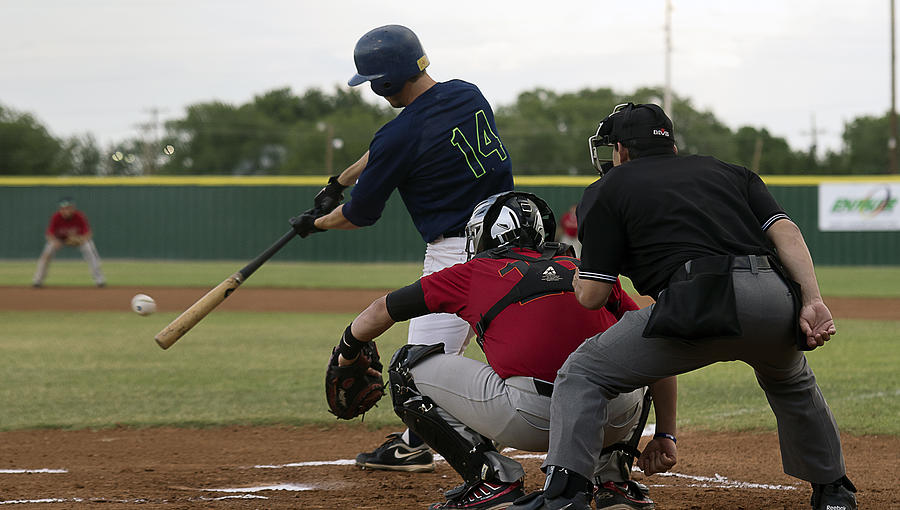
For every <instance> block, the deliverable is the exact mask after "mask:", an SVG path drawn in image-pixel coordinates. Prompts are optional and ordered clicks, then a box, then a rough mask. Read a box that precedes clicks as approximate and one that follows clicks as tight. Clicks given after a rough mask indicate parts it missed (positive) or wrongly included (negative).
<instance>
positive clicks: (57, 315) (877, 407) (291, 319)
mask: <svg viewBox="0 0 900 510" xmlns="http://www.w3.org/2000/svg"><path fill="white" fill-rule="evenodd" d="M174 317H175V314H168V313H160V314H156V315H152V316H149V317H139V316H137V315H135V314H132V313H123V312H91V313H61V312H15V313H13V312H0V321H2V323H3V325H4V327H3V331H2V333H0V381H3V384H2V386H0V409H2V413H0V430H12V429H21V428H41V427H54V428H95V427H96V428H101V427H110V426H115V425H120V424H121V425H130V426H157V425H176V426H218V425H224V424H236V423H240V424H309V423H323V424H324V423H334V421H335V420H334V417H333V416H331V415H330V414H328V413H327V411H326V406H325V401H324V392H323V384H324V383H323V379H324V367H325V364H326V362H327V359H328V356H329V354H330V352H331V347H332V346H333V345H334V344H336V343H337V340H338V336H339V334H340V332H341V331H342V330H343V328H344V327H345V326H346V324H347V323H348V322H349V321H350V320H351V319H352V317H353V316H352V315H349V314H320V315H312V314H290V313H251V312H226V311H219V312H217V313H216V314H215V315H214V316H210V317H208V318H207V319H206V320H204V321H203V323H201V324H199V325H198V326H197V327H196V328H194V329H193V330H192V331H191V333H190V335H188V336H186V337H185V338H183V339H182V340H180V341H179V342H178V343H177V344H175V345H174V346H173V347H172V348H170V349H169V350H167V351H163V350H161V349H160V348H159V347H158V346H157V345H156V343H155V342H154V341H153V335H154V334H155V333H156V332H157V331H159V329H161V328H162V327H163V326H164V325H165V324H167V323H168V322H169V321H170V320H171V319H173V318H174ZM898 338H900V321H861V320H842V321H841V332H840V335H839V336H838V337H836V338H835V340H834V341H833V342H830V343H829V344H828V345H827V346H826V347H825V348H824V349H820V350H816V351H814V352H812V353H810V354H809V355H808V356H809V362H810V364H811V365H812V366H813V369H814V370H815V371H816V374H817V376H818V379H819V384H820V386H821V387H822V390H823V392H824V394H825V397H826V399H827V400H828V402H829V403H830V404H831V406H832V409H833V411H834V413H835V416H836V417H837V421H838V424H839V425H840V426H841V429H842V430H843V431H846V432H850V433H855V434H894V435H896V434H900V421H898V420H897V416H900V398H898V397H900V371H898V370H897V367H898V366H900V342H898ZM405 341H406V327H405V325H404V324H400V325H397V326H396V327H395V328H393V329H392V330H390V331H388V333H387V334H385V335H384V336H383V337H382V338H380V339H379V341H378V343H379V349H380V351H381V354H382V357H383V358H385V360H387V359H389V358H390V355H391V353H393V351H394V350H395V349H396V348H398V347H399V346H401V345H402V344H403V343H405ZM467 354H468V355H469V356H472V357H476V358H479V357H480V351H479V349H478V347H477V345H474V344H473V345H470V346H469V350H468V352H467ZM679 386H680V388H679V406H678V407H679V424H680V426H681V427H682V428H691V429H709V430H746V429H770V430H774V428H775V420H774V417H773V416H772V413H771V411H769V409H768V406H767V404H766V401H765V397H764V395H763V393H762V391H761V390H760V389H759V388H758V386H757V385H756V381H755V379H754V377H753V374H752V371H751V370H750V369H749V368H748V367H746V366H745V365H743V364H741V363H728V364H718V365H715V366H712V367H707V368H705V369H703V370H700V371H697V372H694V373H690V374H687V375H684V376H682V377H680V378H679ZM651 418H652V415H651ZM365 424H367V425H369V426H386V425H396V426H397V427H398V428H399V427H400V426H401V425H400V422H399V420H398V419H397V418H396V417H395V416H394V415H393V413H392V411H391V406H390V399H389V397H385V399H384V400H382V402H381V404H380V405H379V407H378V408H376V409H375V410H374V411H373V412H370V413H369V414H367V415H366V418H365Z"/></svg>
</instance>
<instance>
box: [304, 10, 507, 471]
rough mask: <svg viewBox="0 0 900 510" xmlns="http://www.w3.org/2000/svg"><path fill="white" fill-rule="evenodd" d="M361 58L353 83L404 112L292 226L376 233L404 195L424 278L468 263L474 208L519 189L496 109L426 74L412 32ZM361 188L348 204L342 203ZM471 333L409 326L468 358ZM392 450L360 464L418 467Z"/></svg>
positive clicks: (445, 317)
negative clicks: (419, 243) (388, 207)
mask: <svg viewBox="0 0 900 510" xmlns="http://www.w3.org/2000/svg"><path fill="white" fill-rule="evenodd" d="M353 58H354V61H355V63H356V69H357V74H356V75H354V76H353V77H352V78H351V79H350V81H349V82H348V83H349V84H350V85H351V86H356V85H360V84H363V83H365V82H367V81H368V82H370V85H371V88H372V91H373V92H375V94H377V95H379V96H382V97H384V98H385V100H387V101H388V103H390V104H391V106H393V107H395V108H404V109H403V111H402V112H400V114H399V115H397V117H396V118H395V119H393V120H391V121H390V122H388V123H387V124H385V125H384V126H383V127H382V128H381V129H380V130H379V131H378V132H377V133H376V134H375V137H374V138H373V139H372V142H371V144H370V145H369V150H368V151H367V152H366V153H365V154H364V155H363V157H362V158H360V160H359V161H357V162H356V163H355V164H353V165H351V166H350V167H349V168H347V169H346V170H345V171H344V172H342V173H341V174H340V175H339V176H335V177H332V178H331V179H330V180H329V183H328V186H326V188H325V189H323V190H322V192H321V193H320V194H319V195H318V196H317V197H316V200H315V210H310V211H307V212H306V213H304V214H303V215H300V216H298V217H296V218H293V219H292V220H291V222H292V224H293V225H294V228H295V229H296V230H297V232H298V234H300V235H301V236H303V237H305V236H306V235H309V234H311V233H313V232H318V231H321V230H329V229H355V228H359V227H365V226H369V225H372V224H374V223H375V222H376V221H378V219H379V218H380V217H381V213H382V211H383V210H384V206H385V203H386V202H387V200H388V198H389V197H390V196H391V194H392V193H393V191H394V190H395V189H396V190H398V191H399V193H400V197H401V198H402V199H403V203H404V204H405V206H406V209H407V210H408V211H409V214H410V216H411V217H412V220H413V223H414V224H415V226H416V229H417V230H418V231H419V233H420V234H421V235H422V240H424V241H425V242H426V243H427V245H426V248H425V261H424V264H423V270H422V274H423V275H428V274H431V273H432V272H434V271H437V270H440V269H443V268H445V267H449V266H451V265H453V264H457V263H460V262H465V252H464V248H465V232H464V228H465V225H466V222H467V221H468V219H469V215H470V214H471V213H472V209H473V208H474V207H475V204H477V203H478V202H480V201H482V200H484V199H485V198H487V197H488V196H490V195H493V194H494V193H498V192H501V191H508V190H511V189H512V186H513V179H512V166H511V164H510V157H509V154H508V153H507V152H506V148H505V147H504V146H503V143H502V142H501V141H500V137H499V136H498V130H497V126H496V124H495V123H494V113H493V111H492V109H491V107H490V105H489V104H488V102H487V100H486V99H485V98H484V96H483V95H482V94H481V92H480V91H479V90H478V87H476V86H475V85H473V84H471V83H467V82H464V81H461V80H450V81H447V82H436V81H434V80H433V79H432V78H431V77H430V76H429V75H428V73H427V72H426V71H425V68H426V67H428V64H429V62H428V57H427V56H426V55H425V52H424V50H423V49H422V45H421V43H420V42H419V39H418V38H417V37H416V35H415V34H414V33H413V32H412V31H411V30H410V29H408V28H406V27H403V26H400V25H387V26H383V27H379V28H376V29H374V30H371V31H370V32H368V33H367V34H365V35H363V36H362V38H360V40H359V42H357V44H356V48H355V50H354V52H353ZM354 182H355V183H356V184H355V186H353V189H352V191H351V194H350V200H349V201H348V202H347V203H345V204H343V205H338V204H339V203H340V201H341V199H342V196H343V195H342V192H343V190H344V189H345V188H346V187H347V186H349V185H352V184H354ZM329 211H330V212H329ZM326 212H327V213H328V214H325V215H324V216H321V217H319V216H320V215H322V214H323V213H326ZM469 334H470V333H469V325H468V324H467V323H466V322H465V321H463V320H461V319H459V318H458V317H456V316H454V315H450V314H437V315H428V316H425V317H421V318H417V319H414V320H412V321H410V325H409V342H410V343H417V344H434V343H438V342H443V343H444V347H445V349H446V352H448V353H451V354H460V353H462V352H463V350H465V347H466V343H467V339H468V338H469ZM404 436H405V437H404V438H402V439H401V438H395V439H392V440H391V445H389V446H390V447H391V448H408V447H418V446H419V445H421V441H419V440H418V438H415V437H411V436H409V435H408V434H404ZM393 452H394V450H393V449H390V448H389V449H388V450H384V449H379V450H376V451H375V452H372V453H363V454H360V456H359V457H358V459H357V460H358V461H360V462H361V463H365V464H366V465H368V466H369V467H370V468H376V469H377V468H384V469H394V468H399V469H407V470H408V469H409V468H415V467H416V466H415V465H411V464H410V463H409V462H405V461H403V460H401V461H398V458H397V457H396V456H395V455H393ZM398 462H399V464H400V465H398ZM421 466H424V467H426V468H430V467H432V466H433V464H432V463H431V462H430V461H429V462H427V463H424V464H422V465H421Z"/></svg>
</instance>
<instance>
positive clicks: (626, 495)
mask: <svg viewBox="0 0 900 510" xmlns="http://www.w3.org/2000/svg"><path fill="white" fill-rule="evenodd" d="M594 502H595V503H597V510H613V509H615V510H653V509H655V508H656V504H655V503H653V500H652V499H650V498H648V497H647V495H646V494H644V492H643V491H642V490H641V487H640V485H639V484H638V483H637V482H634V481H632V480H628V481H627V482H623V483H617V482H603V483H602V484H601V485H598V486H597V487H595V488H594Z"/></svg>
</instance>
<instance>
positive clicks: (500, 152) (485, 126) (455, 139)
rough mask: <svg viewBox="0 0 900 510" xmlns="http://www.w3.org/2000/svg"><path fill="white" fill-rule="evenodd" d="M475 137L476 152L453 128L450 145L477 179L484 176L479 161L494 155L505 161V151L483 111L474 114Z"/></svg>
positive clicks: (457, 128)
mask: <svg viewBox="0 0 900 510" xmlns="http://www.w3.org/2000/svg"><path fill="white" fill-rule="evenodd" d="M475 136H476V145H477V146H478V150H477V151H476V150H475V147H472V144H471V143H469V140H468V138H466V135H464V134H463V132H462V130H461V129H459V127H458V126H457V127H455V128H453V133H452V135H451V136H450V143H451V144H453V146H455V147H456V148H457V149H459V152H461V153H462V155H463V157H464V158H466V163H467V164H468V165H469V168H470V169H472V173H473V174H475V178H476V179H477V178H478V177H481V176H482V175H484V174H485V169H484V165H483V164H482V163H481V160H482V159H485V158H488V157H491V156H493V155H494V154H496V155H497V157H499V158H500V161H504V160H505V159H506V149H504V148H503V144H502V143H501V142H500V137H499V136H497V134H496V133H494V130H493V129H491V124H490V123H489V122H488V120H487V115H485V114H484V110H478V111H477V112H475Z"/></svg>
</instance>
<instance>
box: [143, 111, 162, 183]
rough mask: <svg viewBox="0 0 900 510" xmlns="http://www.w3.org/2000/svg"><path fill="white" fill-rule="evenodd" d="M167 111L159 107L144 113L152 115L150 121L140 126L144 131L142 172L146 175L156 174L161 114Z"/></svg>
mask: <svg viewBox="0 0 900 510" xmlns="http://www.w3.org/2000/svg"><path fill="white" fill-rule="evenodd" d="M163 111H165V110H162V109H160V108H157V107H155V106H154V107H152V108H146V109H144V112H146V113H149V114H150V121H149V122H144V123H141V124H138V127H139V128H140V129H141V131H142V135H141V145H142V152H143V154H142V157H141V160H142V163H143V164H142V168H141V172H142V173H143V174H145V175H151V174H154V173H156V158H157V156H158V152H159V150H160V149H159V125H160V122H159V114H160V113H162V112H163Z"/></svg>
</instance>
